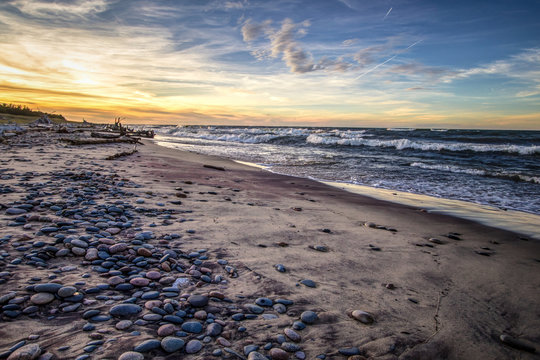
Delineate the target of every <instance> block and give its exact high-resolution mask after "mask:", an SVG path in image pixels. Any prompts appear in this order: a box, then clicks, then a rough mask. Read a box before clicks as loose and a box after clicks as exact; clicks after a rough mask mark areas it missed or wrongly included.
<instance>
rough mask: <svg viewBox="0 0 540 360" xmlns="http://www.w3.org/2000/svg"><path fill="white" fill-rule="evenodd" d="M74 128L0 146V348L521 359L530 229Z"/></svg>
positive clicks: (532, 303) (91, 354) (532, 276)
mask: <svg viewBox="0 0 540 360" xmlns="http://www.w3.org/2000/svg"><path fill="white" fill-rule="evenodd" d="M87 132H89V130H87ZM85 136H88V134H87V133H85V132H84V131H82V132H79V133H71V134H61V133H60V134H57V133H55V132H53V131H50V132H39V133H38V132H33V133H22V134H18V135H16V136H12V137H10V138H9V139H8V140H6V142H5V143H2V144H0V148H1V150H2V153H3V157H2V159H1V161H2V168H1V169H2V171H1V173H0V178H1V180H0V190H1V191H2V201H1V202H0V203H1V205H2V206H1V209H0V214H1V215H0V229H2V235H1V236H0V256H1V257H0V306H1V310H2V311H1V313H0V321H1V324H0V353H1V354H0V356H1V357H3V358H6V357H8V356H11V358H17V357H16V356H18V355H17V353H18V352H21V351H22V350H24V351H27V352H33V354H35V357H29V358H38V357H39V356H40V354H41V356H42V357H43V356H46V357H45V358H56V359H68V358H69V359H75V358H78V359H83V358H85V357H84V356H86V355H87V356H88V357H86V358H92V359H93V358H96V359H97V358H99V359H117V358H121V359H151V358H153V359H157V358H164V359H174V358H178V357H179V356H181V357H183V358H193V359H198V358H216V359H219V358H222V357H223V358H236V357H237V358H248V359H250V360H254V359H262V358H263V357H262V356H269V357H271V358H272V359H304V358H306V359H314V358H319V359H346V358H348V359H350V360H359V359H363V358H366V359H367V358H370V359H435V358H437V359H475V358H477V359H480V358H490V359H491V358H501V359H502V358H521V359H536V358H537V355H536V354H535V353H533V352H531V351H533V348H534V347H536V348H537V347H538V344H540V337H539V336H540V334H538V333H537V331H536V329H538V328H540V318H539V317H538V316H537V315H538V306H539V304H538V296H537V293H538V290H537V289H538V288H539V287H540V275H538V274H540V272H539V269H540V257H539V256H540V255H539V254H540V242H538V241H535V240H532V239H527V238H526V237H523V236H522V235H519V234H517V233H513V232H509V231H505V230H501V229H496V228H493V227H487V226H484V225H481V224H478V223H475V222H472V221H468V220H462V219H459V218H455V217H451V216H446V215H442V214H434V213H429V212H425V211H421V209H419V208H415V207H411V206H405V205H399V204H395V203H390V202H385V201H380V200H376V199H373V198H369V197H365V196H361V195H357V194H353V193H350V192H346V191H343V190H340V189H338V188H335V187H331V186H328V185H325V184H322V183H319V182H315V181H311V180H309V179H303V178H294V177H289V176H283V175H278V174H274V173H269V172H266V171H263V170H260V169H256V168H253V167H249V166H246V165H243V164H239V163H236V162H233V161H229V160H226V159H222V158H218V157H211V156H203V155H199V154H195V153H189V152H181V151H177V150H173V149H167V148H164V147H161V146H158V145H156V144H154V143H153V142H152V141H149V140H143V141H142V142H143V143H144V145H136V146H135V145H133V144H128V143H109V144H101V145H99V144H94V145H92V144H90V145H69V144H68V143H66V142H62V141H59V138H65V137H73V138H75V137H77V138H81V137H85ZM133 150H137V152H133ZM114 155H118V156H116V157H114ZM108 157H112V158H113V159H114V160H105V159H106V158H108ZM501 335H503V337H502V338H501ZM501 339H502V340H501ZM503 340H504V341H503ZM259 354H261V355H259ZM259 356H261V357H259Z"/></svg>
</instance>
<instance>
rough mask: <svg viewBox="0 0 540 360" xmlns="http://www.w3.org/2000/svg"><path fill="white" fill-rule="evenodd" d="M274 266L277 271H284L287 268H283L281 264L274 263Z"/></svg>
mask: <svg viewBox="0 0 540 360" xmlns="http://www.w3.org/2000/svg"><path fill="white" fill-rule="evenodd" d="M274 268H275V269H276V270H277V271H279V272H283V273H284V272H286V271H287V269H286V268H285V266H284V265H283V264H276V265H274Z"/></svg>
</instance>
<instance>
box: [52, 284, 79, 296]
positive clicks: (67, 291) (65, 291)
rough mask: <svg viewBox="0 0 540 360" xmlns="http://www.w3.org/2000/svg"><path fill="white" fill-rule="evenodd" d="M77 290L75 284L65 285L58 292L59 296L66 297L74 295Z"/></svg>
mask: <svg viewBox="0 0 540 360" xmlns="http://www.w3.org/2000/svg"><path fill="white" fill-rule="evenodd" d="M76 292H77V288H76V287H74V286H64V287H61V288H60V289H59V290H58V292H57V294H58V296H60V297H63V298H66V297H70V296H72V295H73V294H75V293H76Z"/></svg>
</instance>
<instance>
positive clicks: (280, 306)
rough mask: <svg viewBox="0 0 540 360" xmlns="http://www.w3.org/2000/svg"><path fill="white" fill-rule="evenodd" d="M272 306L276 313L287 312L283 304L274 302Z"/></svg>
mask: <svg viewBox="0 0 540 360" xmlns="http://www.w3.org/2000/svg"><path fill="white" fill-rule="evenodd" d="M272 308H273V309H274V311H275V312H277V313H278V314H285V313H286V312H287V308H286V307H285V305H283V304H274V306H273V307H272Z"/></svg>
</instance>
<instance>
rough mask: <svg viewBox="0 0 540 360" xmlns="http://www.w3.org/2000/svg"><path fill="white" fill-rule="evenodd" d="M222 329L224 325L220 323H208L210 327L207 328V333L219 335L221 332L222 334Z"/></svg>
mask: <svg viewBox="0 0 540 360" xmlns="http://www.w3.org/2000/svg"><path fill="white" fill-rule="evenodd" d="M222 331H223V327H222V326H221V325H220V324H218V323H216V322H214V323H211V324H210V325H208V327H207V328H206V335H208V336H218V335H219V334H221V332H222Z"/></svg>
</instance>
